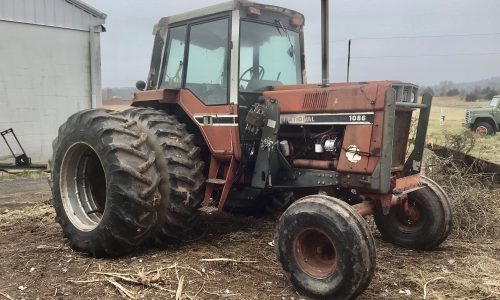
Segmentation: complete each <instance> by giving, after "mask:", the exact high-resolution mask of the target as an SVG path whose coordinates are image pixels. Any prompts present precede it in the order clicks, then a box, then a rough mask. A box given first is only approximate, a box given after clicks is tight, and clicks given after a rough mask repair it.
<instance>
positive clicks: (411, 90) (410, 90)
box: [392, 84, 418, 103]
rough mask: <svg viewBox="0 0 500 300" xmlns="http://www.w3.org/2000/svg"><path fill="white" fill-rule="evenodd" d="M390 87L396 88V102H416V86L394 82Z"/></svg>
mask: <svg viewBox="0 0 500 300" xmlns="http://www.w3.org/2000/svg"><path fill="white" fill-rule="evenodd" d="M392 88H393V89H394V90H396V102H413V103H415V102H417V91H418V88H417V87H416V86H414V85H405V84H394V85H392Z"/></svg>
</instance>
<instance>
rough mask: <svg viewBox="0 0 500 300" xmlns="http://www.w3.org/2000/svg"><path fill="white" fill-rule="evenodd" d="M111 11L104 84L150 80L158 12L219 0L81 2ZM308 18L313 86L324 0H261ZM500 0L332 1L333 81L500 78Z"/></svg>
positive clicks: (316, 78)
mask: <svg viewBox="0 0 500 300" xmlns="http://www.w3.org/2000/svg"><path fill="white" fill-rule="evenodd" d="M84 1H85V2H86V3H88V4H90V5H92V6H93V7H95V8H97V9H98V10H100V11H102V12H104V13H106V14H107V15H108V18H107V20H106V24H105V27H106V29H107V32H105V33H103V34H102V35H101V55H102V81H103V82H102V83H103V87H126V86H135V82H136V81H137V80H145V79H146V77H147V74H148V71H149V64H150V59H151V51H152V47H153V35H152V31H153V26H154V24H156V23H157V22H158V20H159V19H160V18H161V17H164V16H170V15H175V14H178V13H182V12H186V11H189V10H191V9H196V8H201V7H204V6H208V5H212V4H217V3H220V2H222V1H223V0H222V1H221V0H182V1H177V0H174V1H172V0H162V1H160V0H141V1H138V0H106V1H103V0H84ZM257 2H262V3H266V4H272V5H277V6H282V7H287V8H290V9H293V10H296V11H299V12H301V13H303V14H304V15H305V52H306V70H307V79H308V82H309V83H314V82H320V81H321V23H320V11H321V7H320V1H319V0H309V1H304V0H302V1H299V0H287V1H284V0H262V1H257ZM499 11H500V1H499V0H418V1H415V0H413V1H411V0H330V81H331V82H339V81H346V71H347V44H348V40H349V39H352V44H351V56H352V60H351V69H350V78H351V81H368V80H386V79H387V80H403V81H408V82H412V83H416V84H421V85H432V84H437V83H439V82H442V81H445V80H448V81H454V82H467V81H474V80H479V79H486V78H490V77H494V76H500V21H499V18H498V15H499Z"/></svg>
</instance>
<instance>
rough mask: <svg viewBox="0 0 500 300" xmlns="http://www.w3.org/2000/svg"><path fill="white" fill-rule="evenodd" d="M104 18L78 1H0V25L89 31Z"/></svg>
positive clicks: (97, 11)
mask: <svg viewBox="0 0 500 300" xmlns="http://www.w3.org/2000/svg"><path fill="white" fill-rule="evenodd" d="M106 17H107V16H106V14H104V13H103V12H101V11H99V10H97V9H95V8H94V7H92V6H90V5H88V4H86V3H85V2H83V1H81V0H45V1H38V0H0V21H8V22H17V23H25V24H33V25H42V26H49V27H58V28H67V29H74V30H84V31H89V30H90V28H91V27H92V26H98V25H103V24H104V22H105V20H106Z"/></svg>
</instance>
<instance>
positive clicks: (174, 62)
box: [146, 0, 305, 105]
mask: <svg viewBox="0 0 500 300" xmlns="http://www.w3.org/2000/svg"><path fill="white" fill-rule="evenodd" d="M303 26H304V16H303V15H302V14H300V13H298V12H295V11H292V10H289V9H285V8H281V7H276V6H270V5H262V4H257V3H251V2H248V1H239V0H236V1H231V2H227V3H223V4H220V5H215V6H211V7H207V8H204V9H199V10H195V11H192V12H189V13H186V14H181V15H177V16H172V17H166V18H163V19H161V20H160V22H159V23H158V24H157V25H156V26H155V30H154V33H155V46H154V49H153V58H152V63H151V68H150V73H149V78H148V82H147V87H146V89H147V90H154V89H174V90H175V89H187V90H189V91H191V92H192V93H193V94H194V95H195V96H196V97H197V98H198V99H200V100H201V101H202V102H203V103H204V104H205V105H228V104H230V103H238V99H241V96H243V100H244V99H245V95H246V97H250V98H252V96H251V95H252V94H262V92H263V91H265V90H270V89H271V87H272V86H276V85H290V84H302V83H303V82H304V81H305V66H304V36H303V32H302V29H303Z"/></svg>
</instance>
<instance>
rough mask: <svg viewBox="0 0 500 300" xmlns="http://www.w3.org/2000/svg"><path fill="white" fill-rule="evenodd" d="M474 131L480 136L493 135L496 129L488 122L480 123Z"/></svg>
mask: <svg viewBox="0 0 500 300" xmlns="http://www.w3.org/2000/svg"><path fill="white" fill-rule="evenodd" d="M474 131H475V132H476V133H478V134H480V135H493V134H495V133H496V132H495V128H493V126H491V124H490V123H488V122H479V123H477V124H476V125H475V126H474Z"/></svg>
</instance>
